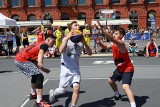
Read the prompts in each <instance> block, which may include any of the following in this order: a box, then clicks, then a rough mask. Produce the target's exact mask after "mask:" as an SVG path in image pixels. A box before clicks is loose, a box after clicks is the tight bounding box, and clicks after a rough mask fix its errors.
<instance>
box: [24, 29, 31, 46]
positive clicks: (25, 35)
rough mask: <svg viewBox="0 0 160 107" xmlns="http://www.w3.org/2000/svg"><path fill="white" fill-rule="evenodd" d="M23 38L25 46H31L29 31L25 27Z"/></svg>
mask: <svg viewBox="0 0 160 107" xmlns="http://www.w3.org/2000/svg"><path fill="white" fill-rule="evenodd" d="M22 40H23V46H24V48H25V47H28V46H29V41H28V33H27V30H26V29H23V33H22Z"/></svg>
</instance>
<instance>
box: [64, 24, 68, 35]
mask: <svg viewBox="0 0 160 107" xmlns="http://www.w3.org/2000/svg"><path fill="white" fill-rule="evenodd" d="M68 33H69V23H68V24H67V28H66V29H65V34H64V35H65V36H67V35H68Z"/></svg>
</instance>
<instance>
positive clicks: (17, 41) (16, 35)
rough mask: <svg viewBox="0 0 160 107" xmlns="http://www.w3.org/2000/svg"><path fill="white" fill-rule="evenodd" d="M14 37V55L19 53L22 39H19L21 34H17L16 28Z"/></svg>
mask: <svg viewBox="0 0 160 107" xmlns="http://www.w3.org/2000/svg"><path fill="white" fill-rule="evenodd" d="M15 37H16V45H17V47H16V53H18V52H19V48H20V46H21V42H22V37H21V34H20V33H19V29H18V28H16V32H15Z"/></svg>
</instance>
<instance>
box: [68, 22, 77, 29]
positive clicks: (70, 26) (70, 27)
mask: <svg viewBox="0 0 160 107" xmlns="http://www.w3.org/2000/svg"><path fill="white" fill-rule="evenodd" d="M74 23H77V21H72V22H71V23H70V24H69V26H68V29H69V31H71V29H72V25H73V24H74Z"/></svg>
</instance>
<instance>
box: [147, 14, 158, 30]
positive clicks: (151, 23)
mask: <svg viewBox="0 0 160 107" xmlns="http://www.w3.org/2000/svg"><path fill="white" fill-rule="evenodd" d="M147 26H148V27H151V28H152V29H154V28H155V27H156V12H155V11H149V12H148V13H147Z"/></svg>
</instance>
